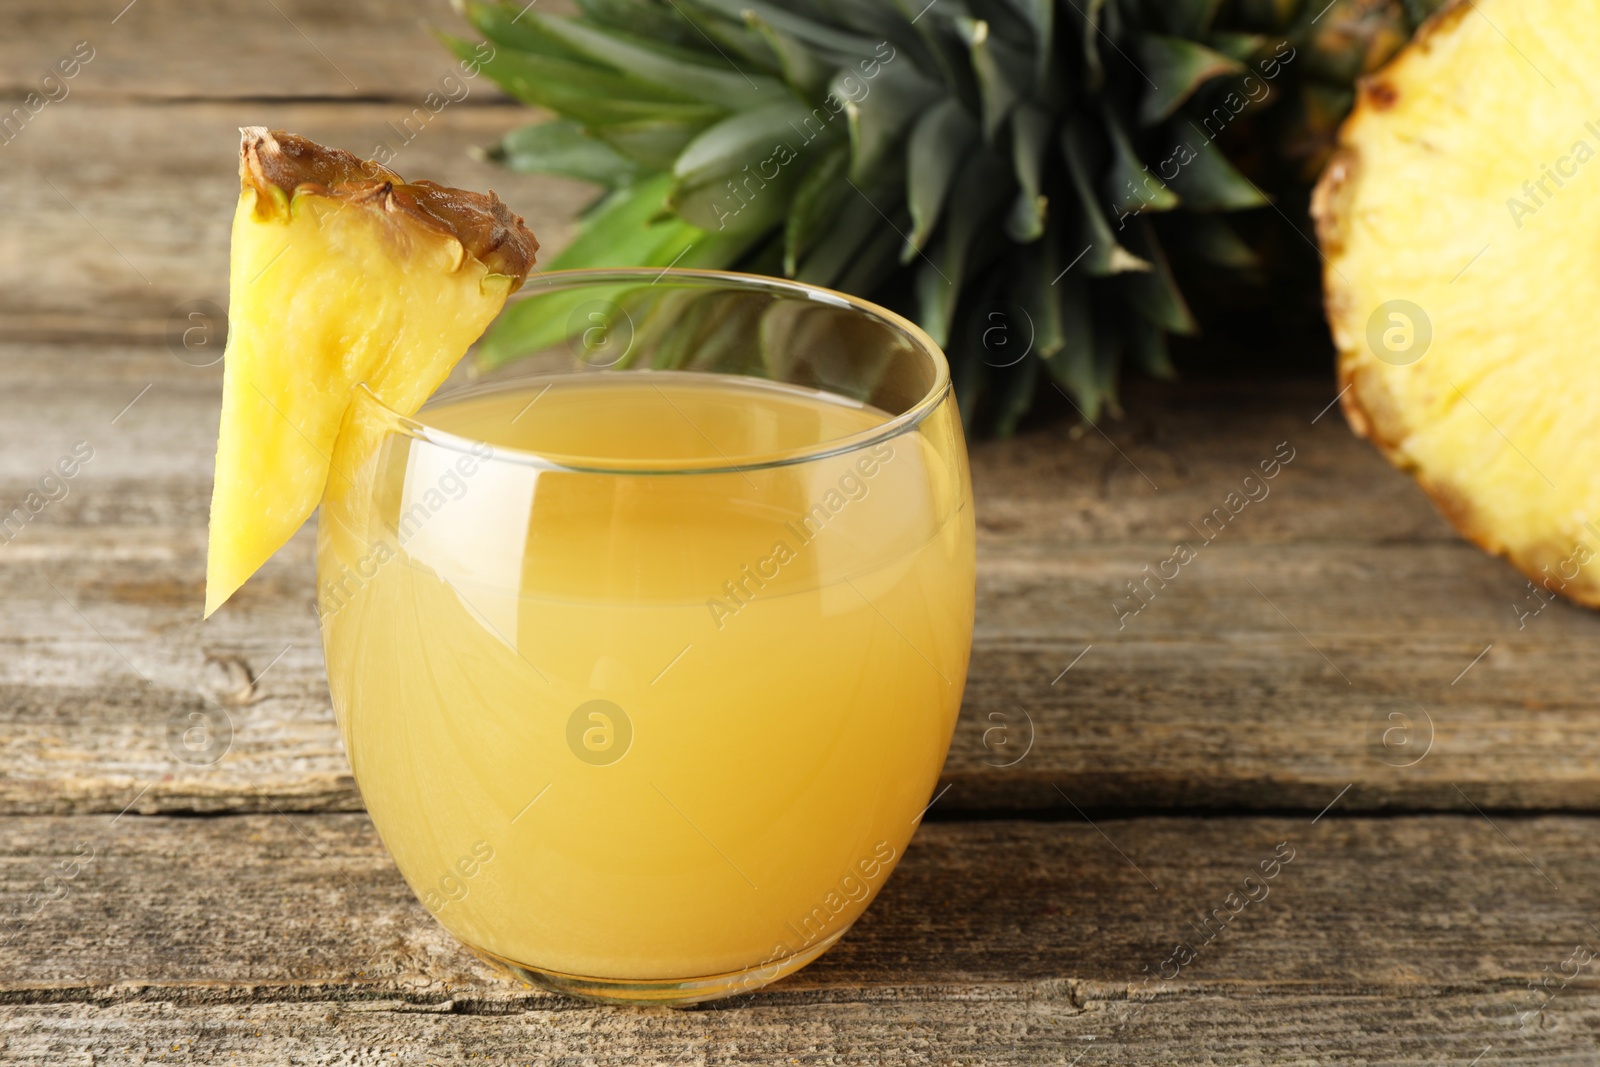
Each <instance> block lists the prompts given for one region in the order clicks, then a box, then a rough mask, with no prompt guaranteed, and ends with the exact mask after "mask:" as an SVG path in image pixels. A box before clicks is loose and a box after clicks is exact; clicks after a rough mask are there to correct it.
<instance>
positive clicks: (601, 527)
mask: <svg viewBox="0 0 1600 1067" xmlns="http://www.w3.org/2000/svg"><path fill="white" fill-rule="evenodd" d="M503 315H504V316H507V317H514V318H516V319H517V320H518V322H519V323H520V324H521V325H522V326H523V328H524V329H523V333H524V335H525V336H528V337H529V341H528V343H527V344H526V346H525V349H526V350H525V351H524V350H518V351H516V352H513V353H510V355H513V356H515V357H516V358H513V359H510V360H509V361H508V362H504V363H503V364H502V365H501V367H500V369H498V370H495V371H493V372H490V373H487V374H480V375H476V376H472V377H471V378H470V380H469V377H468V376H467V375H465V374H463V373H462V372H461V371H460V370H459V369H458V373H457V375H455V376H453V378H452V380H451V381H449V382H447V383H446V384H445V385H444V386H443V387H442V388H441V389H440V391H439V392H438V393H437V394H436V395H435V396H434V397H433V398H432V399H431V400H430V401H429V403H428V404H427V405H426V406H425V407H424V408H423V409H422V410H421V412H419V413H418V414H417V415H416V416H415V417H414V418H405V417H402V416H400V415H398V414H396V413H394V412H392V411H390V410H388V409H386V408H385V407H384V406H383V405H382V404H381V403H380V402H379V401H377V400H376V399H375V398H374V397H373V395H372V394H371V393H370V392H368V391H366V390H365V389H364V388H358V389H357V390H356V400H355V402H354V403H353V404H352V406H351V409H350V412H349V415H348V417H347V419H346V423H345V427H344V431H343V432H342V433H341V435H340V443H339V448H338V451H337V453H336V455H335V456H334V463H333V466H334V470H335V473H334V474H333V475H332V476H331V477H330V481H329V486H328V490H327V495H326V498H325V500H324V503H323V511H322V517H321V520H320V523H319V536H318V586H319V593H318V606H317V610H318V615H319V617H320V619H321V624H322V634H323V642H324V647H325V650H326V655H327V665H328V677H329V682H330V685H331V689H332V694H333V701H334V708H335V710H336V713H337V715H338V720H339V725H340V729H341V732H342V734H343V738H344V743H345V746H346V749H347V751H348V753H349V757H350V762H351V765H352V767H353V768H354V772H355V777H356V781H357V783H358V784H359V786H360V789H361V793H362V796H363V798H364V799H365V802H366V806H367V809H368V811H369V812H370V813H371V816H372V819H373V822H374V823H375V824H376V826H377V829H378V832H379V833H380V834H381V836H382V838H383V841H384V844H385V845H386V846H387V848H388V850H389V852H390V853H391V854H392V855H393V857H394V859H395V862H396V864H397V865H398V866H399V868H400V871H401V873H402V874H403V875H404V876H405V878H406V880H407V882H409V883H410V885H411V887H412V889H413V890H414V891H415V892H416V894H417V896H418V897H419V898H420V900H421V901H422V903H423V904H424V905H425V906H426V907H427V908H428V910H429V911H431V912H432V913H433V914H434V915H435V916H436V917H437V918H438V920H439V921H440V922H441V923H443V924H444V926H445V927H446V928H448V929H449V930H450V932H451V933H452V934H454V935H455V936H456V937H457V938H458V939H460V940H461V941H462V942H463V943H464V944H466V945H467V946H468V947H470V948H471V949H472V950H474V951H475V952H477V953H478V954H479V955H481V956H482V957H484V958H485V959H487V960H489V961H491V962H493V963H495V964H496V965H498V966H500V967H501V968H504V969H507V970H509V971H510V972H512V973H513V974H514V975H515V976H517V977H519V978H521V979H523V980H525V981H528V982H532V983H536V984H539V985H542V986H545V987H548V988H552V989H556V990H560V991H562V992H566V993H571V994H576V995H579V996H588V997H597V998H602V999H608V1000H631V1001H649V1002H655V1003H688V1002H693V1001H698V1000H708V999H712V998H716V997H721V996H729V995H734V994H738V993H742V992H745V991H748V990H751V989H754V988H757V987H759V986H761V985H764V984H766V983H767V982H770V981H773V980H774V979H776V978H779V977H781V976H783V975H785V974H788V973H791V972H792V971H794V970H797V969H798V968H800V967H803V966H804V965H805V964H807V963H809V962H810V961H811V960H813V959H815V958H816V957H817V956H819V955H821V954H822V953H823V952H824V951H826V950H827V949H828V948H829V947H830V946H831V945H833V944H834V943H835V942H837V941H838V939H839V938H840V936H841V935H843V933H844V932H845V931H846V930H847V929H848V928H849V927H850V925H851V923H853V922H854V921H855V920H856V918H857V917H858V916H860V914H861V913H862V911H863V909H865V908H866V906H867V905H868V903H869V902H870V901H871V900H872V899H873V897H874V896H875V895H876V894H877V893H878V892H879V891H880V890H881V889H882V888H883V885H884V883H885V881H886V879H887V878H888V877H889V873H890V871H891V870H892V869H893V868H894V866H895V864H896V863H898V862H899V860H900V858H901V856H902V855H903V854H904V852H905V849H906V846H907V843H908V841H909V840H910V838H911V835H912V832H913V831H914V829H915V827H916V825H917V823H918V822H919V819H920V816H921V813H922V811H923V808H924V806H925V805H926V804H927V803H928V801H929V798H930V796H931V794H932V790H933V787H934V785H935V783H936V780H937V778H938V774H939V770H940V767H941V766H942V764H943V762H944V758H945V754H946V751H947V749H948V747H949V743H950V736H951V732H952V730H953V728H954V725H955V721H956V715H957V711H958V709H959V706H960V702H961V694H962V688H963V685H964V683H965V679H966V670H967V658H968V653H969V650H970V646H971V638H972V619H973V594H974V590H973V585H974V560H973V556H974V531H973V519H972V496H971V483H970V479H969V474H968V469H967V459H966V450H965V445H964V442H963V438H962V432H961V424H960V420H959V417H958V415H957V412H956V405H955V401H954V398H953V396H952V392H951V387H950V379H949V371H948V368H947V365H946V362H945V359H944V357H943V355H942V353H941V352H940V351H939V349H938V347H937V346H936V345H935V344H934V343H933V342H932V341H931V340H930V339H929V338H928V336H927V335H926V334H924V333H923V332H922V331H921V330H919V329H917V328H916V327H915V326H914V325H912V324H911V323H909V322H907V321H905V320H904V319H902V318H900V317H899V316H897V315H894V314H892V313H890V312H888V311H885V310H883V309H881V308H878V307H875V306H873V305H871V304H868V303H865V302H863V301H860V300H857V299H854V298H851V297H847V296H843V295H840V294H836V293H832V292H828V291H825V290H820V289H815V288H811V287H808V286H804V285H800V284H795V283H790V282H784V281H778V280H773V279H768V278H758V277H754V276H745V275H736V274H727V273H718V272H697V271H668V272H666V273H664V274H663V273H660V272H657V271H572V272H560V273H550V274H542V275H536V276H535V277H534V278H533V279H531V280H530V282H529V284H528V286H527V288H526V290H525V291H524V293H523V294H522V295H521V296H520V298H518V299H515V300H514V301H513V303H512V304H510V305H508V307H507V310H506V311H505V312H504V313H503ZM502 347H503V346H502ZM496 355H497V356H499V357H504V356H506V355H507V353H506V352H504V351H499V352H497V353H496Z"/></svg>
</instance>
